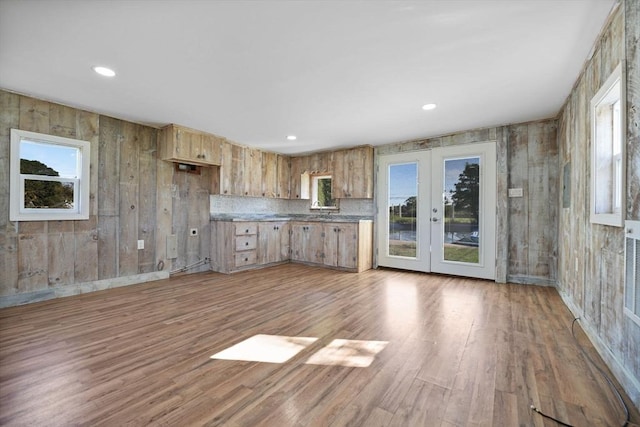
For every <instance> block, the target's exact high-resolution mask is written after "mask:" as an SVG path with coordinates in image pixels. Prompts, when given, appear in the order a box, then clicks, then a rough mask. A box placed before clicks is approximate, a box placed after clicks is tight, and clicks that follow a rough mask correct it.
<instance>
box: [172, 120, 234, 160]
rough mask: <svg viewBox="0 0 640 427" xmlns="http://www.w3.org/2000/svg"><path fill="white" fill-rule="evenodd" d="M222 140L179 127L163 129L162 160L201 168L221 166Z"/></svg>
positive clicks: (173, 126)
mask: <svg viewBox="0 0 640 427" xmlns="http://www.w3.org/2000/svg"><path fill="white" fill-rule="evenodd" d="M221 140H222V138H219V137H217V136H215V135H211V134H208V133H204V132H200V131H197V130H194V129H189V128H186V127H183V126H178V125H174V124H171V125H168V126H166V127H165V128H164V129H162V132H161V137H160V150H159V151H160V158H161V159H162V160H168V161H172V162H176V163H186V164H191V165H199V166H217V165H220V144H221Z"/></svg>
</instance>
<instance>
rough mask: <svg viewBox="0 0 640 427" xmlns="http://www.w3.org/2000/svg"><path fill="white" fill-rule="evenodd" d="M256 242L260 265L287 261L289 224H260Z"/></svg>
mask: <svg viewBox="0 0 640 427" xmlns="http://www.w3.org/2000/svg"><path fill="white" fill-rule="evenodd" d="M258 240H259V243H258V262H259V263H260V264H270V263H272V262H280V261H285V260H287V259H289V224H287V223H286V222H261V223H260V226H259V239H258Z"/></svg>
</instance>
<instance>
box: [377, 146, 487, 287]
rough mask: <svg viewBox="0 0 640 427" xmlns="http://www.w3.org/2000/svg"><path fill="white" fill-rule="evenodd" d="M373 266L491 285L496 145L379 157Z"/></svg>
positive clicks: (442, 148)
mask: <svg viewBox="0 0 640 427" xmlns="http://www.w3.org/2000/svg"><path fill="white" fill-rule="evenodd" d="M377 184H378V185H377V188H378V230H377V231H378V233H377V236H378V242H377V243H378V265H380V266H386V267H395V268H402V269H408V270H415V271H424V272H434V273H446V274H454V275H459V276H468V277H479V278H485V279H495V221H496V204H495V192H496V152H495V144H494V143H482V144H470V145H461V146H454V147H439V148H434V149H432V150H427V151H416V152H407V153H400V154H393V155H383V156H380V157H379V171H378V183H377Z"/></svg>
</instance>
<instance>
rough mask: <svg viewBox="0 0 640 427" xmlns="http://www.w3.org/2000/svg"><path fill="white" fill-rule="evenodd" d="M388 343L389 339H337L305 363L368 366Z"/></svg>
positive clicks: (355, 366)
mask: <svg viewBox="0 0 640 427" xmlns="http://www.w3.org/2000/svg"><path fill="white" fill-rule="evenodd" d="M387 344H388V342H387V341H356V340H343V339H335V340H333V341H331V343H329V345H327V346H326V347H324V348H322V349H320V350H318V351H317V352H316V353H315V354H313V355H312V356H311V357H310V358H309V359H308V360H307V361H306V362H305V363H306V364H309V365H339V366H348V367H354V368H366V367H368V366H369V365H371V363H372V362H373V360H374V359H375V357H376V355H377V354H378V353H380V352H381V351H382V350H383V349H384V348H385V347H386V345H387Z"/></svg>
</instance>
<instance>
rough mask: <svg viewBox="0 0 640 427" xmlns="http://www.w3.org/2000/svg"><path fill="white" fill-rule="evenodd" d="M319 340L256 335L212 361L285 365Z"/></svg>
mask: <svg viewBox="0 0 640 427" xmlns="http://www.w3.org/2000/svg"><path fill="white" fill-rule="evenodd" d="M316 340H317V338H308V337H284V336H279V335H262V334H260V335H254V336H252V337H251V338H247V339H246V340H244V341H242V342H240V343H238V344H236V345H234V346H232V347H229V348H228V349H226V350H223V351H221V352H219V353H216V354H214V355H213V356H211V359H224V360H244V361H247V362H266V363H284V362H286V361H287V360H289V359H291V358H292V357H294V356H295V355H296V354H298V353H300V352H301V351H302V350H304V349H305V348H306V347H308V346H309V345H311V344H313V343H314V342H315V341H316Z"/></svg>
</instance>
